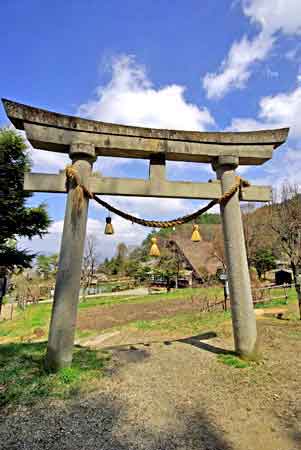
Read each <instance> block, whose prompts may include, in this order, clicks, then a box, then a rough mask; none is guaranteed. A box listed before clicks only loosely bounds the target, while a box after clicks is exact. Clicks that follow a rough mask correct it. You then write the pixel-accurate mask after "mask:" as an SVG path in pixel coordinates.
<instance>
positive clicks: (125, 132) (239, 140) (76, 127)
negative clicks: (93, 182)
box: [3, 100, 288, 164]
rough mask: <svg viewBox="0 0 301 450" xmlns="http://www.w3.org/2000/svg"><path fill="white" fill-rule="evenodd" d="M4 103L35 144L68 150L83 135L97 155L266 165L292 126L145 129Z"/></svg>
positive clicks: (8, 111)
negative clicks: (234, 158)
mask: <svg viewBox="0 0 301 450" xmlns="http://www.w3.org/2000/svg"><path fill="white" fill-rule="evenodd" d="M3 104H4V107H5V109H6V112H7V115H8V117H9V118H10V120H11V121H12V122H13V123H14V125H15V126H16V127H17V128H19V129H24V130H25V131H26V134H27V137H28V139H29V140H30V142H31V143H32V145H33V146H35V147H37V148H41V149H45V150H55V151H61V152H66V153H68V152H69V147H70V145H71V144H73V143H74V142H77V141H79V140H80V141H81V142H86V143H90V144H93V145H95V148H96V154H97V155H104V156H119V157H130V158H151V156H152V155H154V154H157V153H164V155H165V158H166V159H168V160H174V161H192V162H205V163H208V162H209V163H210V162H212V161H213V159H214V158H217V157H219V156H222V155H233V156H237V157H239V163H240V164H262V163H263V162H265V161H267V160H268V159H270V158H271V157H272V151H273V149H275V148H276V147H278V146H279V145H281V144H282V143H283V142H284V141H285V140H286V138H287V135H288V128H283V129H278V130H263V131H253V132H222V133H218V132H198V131H179V130H161V129H155V128H142V127H133V126H125V125H117V124H110V123H105V122H97V121H93V120H87V119H81V118H79V117H72V116H66V115H63V114H58V113H53V112H50V111H45V110H42V109H38V108H33V107H30V106H27V105H22V104H20V103H15V102H11V101H9V100H3Z"/></svg>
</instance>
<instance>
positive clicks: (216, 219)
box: [196, 213, 221, 225]
mask: <svg viewBox="0 0 301 450" xmlns="http://www.w3.org/2000/svg"><path fill="white" fill-rule="evenodd" d="M196 223H198V224H208V225H216V224H220V223H221V216H220V214H211V213H205V214H202V215H201V216H199V217H198V218H197V219H196Z"/></svg>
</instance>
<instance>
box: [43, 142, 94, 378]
mask: <svg viewBox="0 0 301 450" xmlns="http://www.w3.org/2000/svg"><path fill="white" fill-rule="evenodd" d="M69 156H70V158H71V159H72V163H73V165H74V168H75V169H76V170H77V172H78V174H79V176H80V178H81V183H82V184H84V185H85V186H87V187H89V184H88V183H89V176H90V174H91V171H92V164H93V162H94V161H95V149H94V146H93V145H90V144H82V143H78V144H73V145H71V146H70V152H69ZM69 184H70V186H69V192H68V197H67V204H66V211H65V220H64V229H63V235H62V241H61V250H60V258H59V267H58V272H57V277H56V286H55V292H54V302H53V308H52V316H51V322H50V329H49V338H48V347H47V354H46V361H45V364H46V367H47V368H48V369H49V370H58V369H60V368H62V367H67V366H70V364H71V362H72V350H73V345H74V334H75V327H76V318H77V306H78V299H79V290H80V277H81V269H82V258H83V253H84V245H85V236H86V225H87V217H88V204H89V199H88V198H87V197H86V196H85V197H84V201H83V205H82V208H81V209H80V210H78V209H77V207H76V205H74V195H75V192H74V190H75V188H76V184H75V183H73V182H70V183H69Z"/></svg>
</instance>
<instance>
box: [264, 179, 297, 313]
mask: <svg viewBox="0 0 301 450" xmlns="http://www.w3.org/2000/svg"><path fill="white" fill-rule="evenodd" d="M279 197H280V198H278V199H277V198H276V195H275V198H274V200H273V204H272V207H271V208H270V212H271V220H270V224H271V229H272V231H273V232H274V233H275V234H276V236H277V238H278V243H279V247H280V250H281V252H282V253H283V255H286V257H287V258H288V260H289V263H290V266H291V268H292V272H293V277H294V282H295V286H296V292H297V298H298V304H299V312H300V320H301V286H300V277H299V275H300V274H301V194H300V188H299V186H298V185H294V184H290V183H285V184H283V185H282V188H281V191H280V196H279ZM277 200H278V201H277Z"/></svg>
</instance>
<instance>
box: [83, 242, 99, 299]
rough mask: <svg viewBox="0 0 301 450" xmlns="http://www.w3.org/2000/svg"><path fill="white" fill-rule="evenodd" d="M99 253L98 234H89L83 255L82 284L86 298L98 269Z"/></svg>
mask: <svg viewBox="0 0 301 450" xmlns="http://www.w3.org/2000/svg"><path fill="white" fill-rule="evenodd" d="M97 261H98V253H97V239H96V236H94V235H93V234H92V235H88V236H87V240H86V244H85V252H84V257H83V265H82V275H81V284H82V287H83V297H84V299H85V298H86V294H87V291H88V289H89V287H90V286H91V283H92V281H93V278H94V275H95V273H96V269H97Z"/></svg>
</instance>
